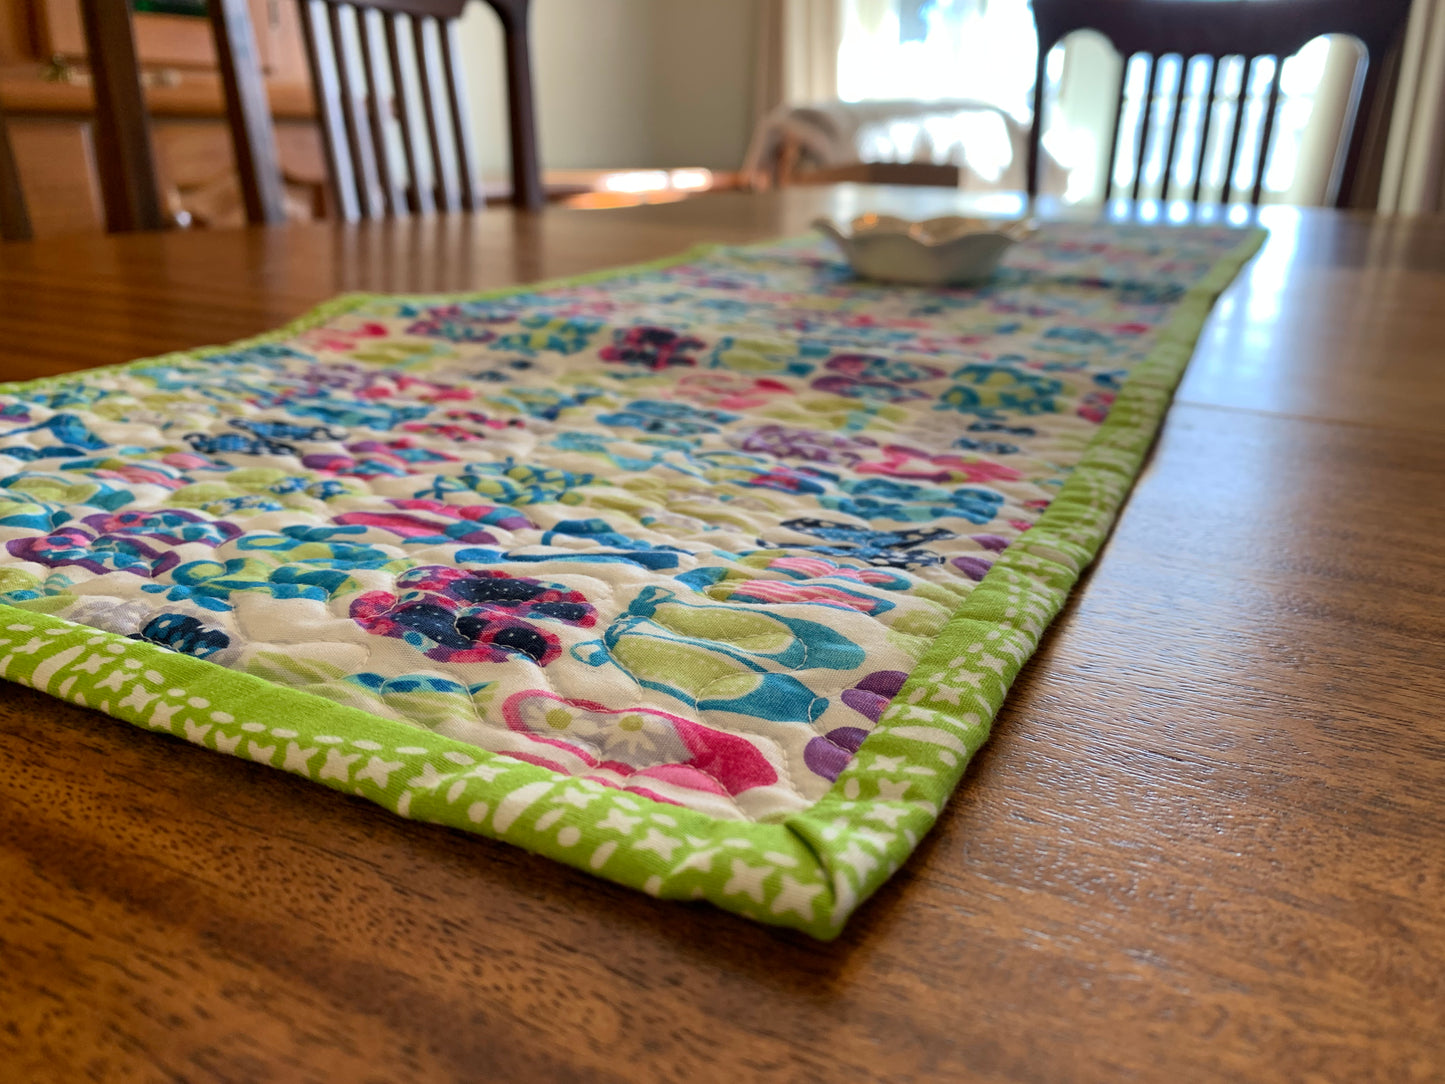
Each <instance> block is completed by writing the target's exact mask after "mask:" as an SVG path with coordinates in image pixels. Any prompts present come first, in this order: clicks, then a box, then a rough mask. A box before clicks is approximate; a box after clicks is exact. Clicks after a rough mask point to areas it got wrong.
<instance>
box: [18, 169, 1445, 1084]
mask: <svg viewBox="0 0 1445 1084" xmlns="http://www.w3.org/2000/svg"><path fill="white" fill-rule="evenodd" d="M948 198H951V197H945V196H940V195H924V194H920V193H918V192H914V193H904V192H898V191H888V190H866V189H851V188H841V189H832V190H824V191H818V190H814V191H809V190H805V189H789V190H785V191H783V192H781V193H777V194H774V195H770V196H768V197H766V198H762V197H742V196H716V197H705V198H701V199H697V200H690V201H686V202H683V203H678V204H670V205H662V206H654V207H648V208H639V209H635V210H628V211H612V212H548V213H547V214H545V215H544V216H541V217H524V216H515V217H514V216H513V215H511V214H510V213H508V212H505V211H497V212H488V213H487V214H485V215H482V216H477V217H473V218H452V219H446V220H440V219H434V220H418V221H415V222H405V223H399V224H394V225H387V224H381V225H370V226H363V227H356V228H349V229H337V228H333V227H327V226H315V227H299V228H289V229H282V230H275V231H270V232H266V231H250V232H235V233H220V232H218V233H212V234H204V235H202V234H195V235H187V234H159V235H143V236H131V237H125V238H90V239H76V240H74V241H67V242H64V243H59V244H47V245H45V246H14V245H12V246H4V247H0V376H3V377H6V378H19V377H28V376H37V375H41V374H44V373H52V372H59V371H62V370H64V369H68V368H74V367H78V366H90V365H97V364H103V363H107V362H116V361H121V360H124V359H126V358H130V357H134V356H139V355H145V354H154V353H158V352H160V351H164V350H168V349H175V348H180V347H189V346H195V345H198V344H201V343H206V342H215V341H220V340H226V339H230V338H234V337H237V336H241V335H247V334H252V333H255V332H258V331H261V330H263V329H265V328H268V327H271V326H274V325H275V324H277V323H279V322H280V321H282V320H285V319H288V318H291V317H294V316H296V315H298V314H299V313H300V312H301V311H302V310H304V309H305V308H306V307H307V306H309V305H311V304H313V303H315V302H317V301H320V300H322V299H323V298H325V297H327V296H330V295H332V294H335V293H337V292H340V291H345V290H356V289H373V290H377V289H379V290H438V289H464V288H481V287H486V286H494V285H501V284H505V283H509V282H515V281H521V280H531V279H535V278H539V277H545V276H554V275H559V274H567V273H573V272H578V271H582V270H587V269H590V268H595V267H602V266H607V265H610V264H617V263H621V262H627V261H634V260H640V259H646V258H651V257H655V256H661V255H665V254H667V253H669V252H674V251H676V250H678V249H679V248H682V247H685V246H686V245H687V244H690V243H692V242H694V241H700V240H742V239H747V238H752V237H761V236H767V235H771V234H775V233H779V232H788V231H796V230H800V229H802V228H804V226H805V225H806V223H807V221H808V220H809V218H811V217H812V216H813V215H814V214H815V213H817V212H818V211H820V210H832V211H834V212H835V213H839V214H845V215H846V214H851V213H853V212H854V211H856V210H858V209H861V208H863V207H867V206H877V207H879V208H880V209H893V210H902V211H905V212H911V213H916V214H927V213H931V212H934V211H937V210H939V209H940V208H941V207H942V206H943V203H942V202H940V201H946V199H948ZM1267 224H1268V225H1270V227H1271V229H1272V230H1273V231H1274V232H1273V236H1272V239H1271V240H1270V242H1269V244H1268V245H1267V247H1266V249H1265V250H1264V252H1263V253H1262V254H1261V256H1260V258H1259V259H1258V261H1257V262H1256V263H1255V264H1254V265H1252V266H1251V268H1250V269H1249V270H1248V271H1247V272H1246V274H1245V275H1244V276H1243V278H1242V279H1241V280H1240V281H1239V282H1238V283H1237V284H1236V285H1235V286H1234V287H1233V288H1232V290H1231V291H1230V293H1229V294H1228V295H1227V297H1226V299H1225V301H1224V302H1223V304H1222V306H1221V308H1220V309H1219V310H1218V311H1217V313H1216V315H1215V317H1214V318H1213V320H1212V322H1211V324H1210V327H1209V329H1208V330H1207V332H1206V334H1205V336H1204V338H1203V340H1202V341H1201V345H1200V348H1199V352H1198V354H1197V355H1196V358H1195V361H1194V363H1193V365H1192V367H1191V369H1190V372H1189V374H1188V376H1187V377H1186V380H1185V383H1184V385H1183V387H1182V389H1181V393H1180V396H1179V400H1178V402H1177V403H1176V406H1175V407H1174V409H1173V411H1172V412H1171V415H1170V418H1169V421H1168V424H1167V426H1166V429H1165V432H1164V434H1163V436H1162V437H1161V440H1160V443H1159V445H1158V447H1157V448H1156V450H1155V453H1154V455H1153V458H1152V460H1151V462H1150V464H1149V466H1148V467H1147V469H1146V471H1145V474H1144V476H1143V477H1142V478H1141V480H1140V482H1139V484H1138V486H1137V488H1136V490H1135V492H1134V494H1133V496H1132V497H1131V499H1130V501H1129V504H1128V506H1127V508H1126V510H1125V513H1124V515H1123V517H1122V519H1121V521H1120V524H1119V526H1118V528H1117V530H1116V532H1115V534H1114V536H1113V538H1112V539H1111V540H1110V542H1109V543H1108V545H1107V547H1106V549H1105V552H1104V554H1103V556H1102V557H1101V559H1100V561H1099V562H1098V563H1097V565H1096V566H1095V568H1094V569H1093V571H1092V572H1091V573H1090V574H1089V575H1088V577H1087V579H1086V580H1085V582H1084V583H1083V584H1081V586H1080V588H1079V590H1078V591H1077V592H1076V594H1075V596H1074V598H1073V599H1072V601H1071V603H1070V604H1069V606H1068V608H1067V609H1066V611H1065V613H1064V614H1063V616H1062V617H1061V618H1060V620H1059V621H1058V622H1057V623H1056V625H1055V627H1054V628H1053V629H1052V631H1051V632H1050V633H1049V634H1048V636H1047V638H1046V640H1045V642H1044V645H1043V647H1042V649H1041V650H1040V652H1039V653H1038V655H1037V656H1036V657H1035V658H1034V659H1033V661H1032V662H1031V663H1030V664H1029V665H1028V667H1027V668H1026V670H1025V672H1024V673H1023V674H1022V675H1021V677H1020V678H1019V681H1018V683H1017V684H1016V686H1015V688H1014V690H1013V692H1012V693H1011V695H1010V698H1009V700H1008V702H1007V704H1006V705H1005V707H1004V709H1003V711H1002V713H1001V714H1000V716H999V719H998V721H997V724H996V729H995V733H994V737H993V738H992V740H991V741H990V743H989V744H988V745H987V746H986V747H985V749H984V751H983V752H982V753H981V754H980V756H979V757H978V758H977V760H976V762H975V763H974V765H973V766H972V767H971V768H970V770H969V773H968V776H967V778H966V779H965V781H964V784H963V786H962V787H961V788H960V790H959V792H958V794H957V795H956V796H955V797H954V799H953V801H952V803H951V804H950V806H949V808H948V809H947V810H946V811H945V813H944V815H943V817H942V819H941V820H940V822H939V824H938V826H937V828H936V829H935V830H934V831H933V833H932V834H931V835H930V836H929V837H928V838H927V839H926V840H925V841H924V843H923V844H922V846H921V847H920V848H919V850H918V852H917V853H916V854H915V855H914V856H913V858H912V859H911V860H910V861H909V862H908V864H907V865H906V866H905V867H904V868H903V870H902V871H900V873H899V874H898V875H897V876H896V877H895V878H894V880H893V881H892V882H891V883H890V884H888V885H887V886H885V887H884V888H883V889H882V890H881V891H880V892H879V894H878V895H877V896H876V897H875V898H874V900H873V901H872V902H871V903H869V904H868V905H867V906H865V907H864V908H863V909H862V910H861V911H860V912H859V914H858V915H857V916H856V917H855V918H854V920H853V922H852V924H851V925H850V926H849V927H848V929H847V930H846V931H845V933H844V934H843V936H842V937H841V938H840V939H839V940H838V941H836V942H834V943H832V944H828V945H823V944H818V943H814V942H812V941H810V940H808V939H807V938H806V937H803V936H801V935H793V934H790V933H786V932H779V931H776V930H771V929H766V928H764V927H761V926H755V925H752V924H750V923H748V922H745V921H743V920H741V919H735V918H733V917H730V916H728V915H725V914H723V913H721V912H717V911H713V910H711V909H708V908H706V907H704V906H700V905H697V906H687V905H679V904H675V903H659V902H656V901H654V900H651V899H649V898H647V897H645V896H642V895H640V894H638V893H634V892H630V891H627V890H624V889H621V888H616V887H613V886H611V885H608V884H606V883H605V882H602V881H599V880H595V879H593V878H590V877H586V876H583V875H582V874H579V873H574V872H572V871H570V870H567V869H564V868H563V867H561V866H558V865H555V864H552V863H550V862H547V861H544V860H541V859H537V858H533V857H531V856H529V855H527V854H525V853H523V852H521V851H519V850H516V849H513V848H511V847H507V846H504V845H500V844H494V843H491V842H489V841H487V840H483V839H480V838H475V837H470V836H466V835H464V834H462V833H457V832H452V831H448V830H444V829H440V828H435V827H431V826H426V825H420V824H413V823H410V822H407V821H404V820H401V819H399V818H396V817H394V816H392V815H390V814H388V813H386V812H384V811H382V810H381V809H379V808H376V807H373V806H370V805H367V804H365V803H363V802H361V801H359V800H356V799H350V798H346V797H343V796H341V795H339V794H336V793H334V792H332V791H328V790H325V789H323V788H320V787H316V786H313V785H310V784H308V783H305V782H303V781H301V780H298V779H296V778H293V777H290V776H286V775H283V774H281V773H278V772H274V771H269V770H267V769H264V768H262V767H259V766H257V765H255V764H251V763H247V762H244V761H241V760H237V759H232V758H226V757H221V756H218V755H216V754H214V753H210V752H207V751H204V750H201V749H197V748H194V747H192V746H188V745H185V744H183V743H181V742H179V741H176V740H170V739H166V738H161V737H159V736H156V735H152V734H148V733H145V732H142V731H140V730H137V729H135V728H132V727H129V726H127V725H125V724H122V723H119V722H116V721H114V720H111V719H109V718H106V717H104V716H101V715H97V714H95V713H93V712H88V711H82V710H80V709H77V708H72V707H69V706H66V705H63V704H61V703H59V702H58V701H54V700H51V699H49V698H46V697H43V696H40V695H37V694H33V693H31V692H29V691H28V690H24V689H20V688H18V687H16V686H0V1067H3V1072H0V1078H3V1079H4V1080H6V1081H11V1080H13V1081H50V1080H55V1081H77V1080H98V1081H152V1080H156V1081H211V1080H219V1081H237V1082H243V1081H244V1082H250V1081H337V1080H358V1081H361V1080H365V1081H408V1080H443V1081H445V1080H458V1081H480V1080H520V1081H542V1080H549V1081H550V1080H557V1081H568V1080H577V1081H634V1080H639V1081H673V1080H676V1081H695V1080H707V1081H710V1080H725V1081H748V1080H755V1079H767V1080H789V1081H791V1080H799V1081H813V1080H817V1081H872V1080H880V1081H882V1080H887V1081H932V1080H955V1079H957V1080H980V1081H1048V1082H1054V1081H1093V1080H1109V1081H1113V1080H1120V1079H1140V1080H1164V1081H1170V1082H1171V1084H1172V1082H1175V1081H1209V1080H1228V1081H1237V1080H1290V1081H1294V1080H1301V1081H1326V1080H1339V1081H1371V1080H1380V1081H1427V1080H1441V1079H1445V1051H1442V1036H1445V903H1442V900H1445V724H1442V714H1445V709H1442V704H1445V547H1442V544H1441V541H1440V540H1441V539H1442V537H1445V502H1442V500H1441V498H1442V496H1445V483H1442V481H1441V479H1442V477H1445V373H1442V366H1445V356H1442V355H1445V346H1442V344H1445V220H1429V221H1423V220H1415V221H1389V220H1376V219H1372V218H1369V217H1363V216H1349V215H1345V214H1340V213H1335V212H1315V213H1295V212H1275V213H1273V215H1272V216H1271V217H1269V218H1267Z"/></svg>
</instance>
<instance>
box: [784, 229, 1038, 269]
mask: <svg viewBox="0 0 1445 1084" xmlns="http://www.w3.org/2000/svg"><path fill="white" fill-rule="evenodd" d="M813 225H814V226H815V227H816V228H817V229H819V230H822V231H823V233H825V234H827V235H828V236H829V237H831V238H832V239H833V240H834V241H835V242H837V244H838V247H839V248H840V249H842V250H843V255H844V256H846V257H847V259H848V263H849V264H850V265H851V266H852V268H853V270H854V272H856V273H857V274H858V275H860V276H862V277H863V278H869V279H878V280H879V281H882V282H903V283H908V284H910V285H914V286H976V285H978V284H979V283H981V282H985V281H987V280H988V279H989V278H990V277H992V275H993V273H994V271H995V270H996V269H997V268H998V262H999V260H1000V259H1002V258H1003V254H1004V253H1005V252H1007V251H1008V249H1009V247H1010V246H1011V245H1013V244H1014V243H1015V242H1017V241H1021V240H1023V239H1024V238H1025V237H1027V236H1029V235H1030V234H1031V233H1033V232H1034V227H1033V226H1032V225H1031V224H1030V223H1028V222H1023V221H1015V222H1000V221H997V220H990V219H984V218H962V217H960V216H958V215H945V216H943V217H941V218H929V219H925V220H923V221H922V222H910V221H909V220H908V219H906V218H896V217H894V216H893V215H875V214H867V215H861V216H859V217H858V218H855V219H854V220H853V221H852V222H851V223H849V224H848V228H847V229H846V230H844V229H843V228H841V227H839V226H838V225H837V224H836V223H835V222H833V221H832V219H828V218H820V219H817V220H816V221H814V223H813Z"/></svg>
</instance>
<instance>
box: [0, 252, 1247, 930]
mask: <svg viewBox="0 0 1445 1084" xmlns="http://www.w3.org/2000/svg"><path fill="white" fill-rule="evenodd" d="M1260 239H1261V235H1259V234H1258V233H1255V232H1241V231H1237V230H1232V229H1227V228H1223V227H1219V228H1215V227H1198V226H1196V227H1187V228H1153V227H1142V226H1092V227H1083V226H1050V227H1046V228H1045V229H1044V230H1043V231H1042V232H1041V233H1040V234H1039V235H1038V236H1037V237H1036V238H1035V239H1034V240H1031V241H1029V242H1027V243H1024V244H1021V245H1019V246H1018V247H1017V248H1015V249H1014V250H1013V251H1012V252H1011V253H1010V255H1009V257H1008V259H1007V260H1006V261H1005V266H1004V267H1003V269H1002V270H1001V271H1000V272H999V274H998V276H997V277H996V279H995V280H994V281H992V282H991V283H990V284H989V285H987V286H986V287H983V288H979V289H955V290H929V289H918V288H900V287H888V286H881V285H877V284H870V283H864V282H859V281H857V280H855V279H853V278H852V277H851V276H850V274H849V272H848V269H847V267H846V266H845V265H843V264H841V263H840V262H839V261H838V260H837V258H836V257H835V256H834V254H833V253H832V252H831V251H829V250H826V249H824V248H823V247H822V243H821V242H820V241H816V240H808V239H802V240H792V241H784V242H777V243H770V244H767V245H763V246H756V247H749V248H741V249H726V248H713V249H708V250H700V251H698V252H695V253H692V254H690V255H689V256H686V257H683V258H682V259H679V260H674V261H669V262H666V263H660V264H654V265H650V266H647V267H641V268H631V269H626V270H622V271H614V272H609V273H607V274H604V275H595V276H587V277H585V278H580V279H574V280H571V281H568V282H563V283H556V284H552V285H550V286H547V287H531V288H522V289H514V290H509V291H504V292H497V293H491V294H487V295H477V296H467V297H374V296H362V297H347V298H343V299H341V300H339V301H337V302H334V303H332V304H330V305H327V306H326V307H325V308H323V309H322V310H320V311H318V312H316V313H314V314H312V315H310V316H308V317H306V318H304V319H302V320H300V321H299V322H297V323H296V324H294V325H292V326H291V327H289V328H286V329H285V330H283V331H280V332H277V333H275V334H271V335H267V336H265V337H263V338H260V339H256V340H253V341H250V342H246V343H240V344H236V345H234V346H229V347H224V348H220V349H208V350H201V351H196V352H194V353H189V354H176V355H172V356H168V357H163V358H158V359H154V360H149V361H140V362H134V363H132V364H129V365H125V366H119V367H115V368H111V369H104V370H92V371H89V372H82V373H77V374H73V375H68V376H63V377H57V378H53V379H46V380H41V381H36V382H33V383H29V384H18V385H17V384H11V385H3V386H0V677H3V678H5V679H8V680H10V681H16V682H21V683H23V684H26V685H29V686H32V687H33V688H35V689H39V690H42V691H44V692H47V693H50V694H52V695H54V696H57V697H62V698H64V699H66V700H68V701H71V702H73V703H75V704H79V705H83V706H86V707H90V708H95V709H98V710H100V711H102V712H106V713H108V714H110V715H113V716H115V717H117V718H120V719H123V720H126V721H128V722H130V723H134V724H136V725H137V726H140V727H144V728H146V729H149V730H152V731H156V732H159V733H162V734H167V735H174V736H175V737H178V738H184V739H187V740H189V741H191V742H195V743H197V744H200V745H203V746H205V747H207V748H209V749H215V750H218V751H220V752H223V753H229V754H232V755H234V756H239V757H245V758H249V759H250V760H254V761H257V762H260V763H262V764H268V765H271V766H273V767H276V768H279V769H282V770H284V771H289V772H295V773H298V774H301V775H305V776H307V777H309V778H311V779H314V780H316V781H317V782H319V783H323V784H325V785H327V786H330V787H334V788H336V789H338V790H341V791H344V792H346V793H348V794H356V795H360V796H362V797H365V798H368V799H370V800H372V801H375V802H378V803H380V804H382V805H383V806H385V807H387V808H388V809H392V810H394V811H396V812H397V813H399V814H401V815H403V816H407V817H414V818H419V819H422V820H428V821H434V822H437V823H440V824H444V825H450V826H452V827H455V828H461V829H466V830H469V831H474V832H479V833H481V834H483V835H487V836H492V837H495V838H498V839H504V840H507V841H509V842H512V843H515V844H518V845H520V846H523V847H526V848H528V849H529V850H533V851H537V852H540V853H542V854H545V855H548V856H550V857H552V858H554V859H557V860H559V861H562V862H566V863H569V864H571V865H573V866H576V867H578V868H579V869H582V870H587V871H590V872H592V873H595V874H597V875H599V876H602V877H606V878H610V879H612V880H614V881H618V882H621V883H623V884H626V885H631V886H634V887H636V888H639V889H642V890H644V891H646V892H649V893H651V894H653V895H655V896H662V897H669V898H680V899H693V898H703V899H707V900H710V901H712V902H713V903H715V904H717V905H719V906H721V907H725V908H727V909H729V910H732V911H736V912H738V913H741V914H743V915H746V916H749V917H751V918H754V919H758V920H760V921H764V922H771V923H778V924H782V925H787V926H794V927H798V928H800V929H803V930H806V931H807V932H809V933H811V934H813V935H814V936H817V937H822V938H828V937H832V936H835V935H836V934H837V933H838V931H839V930H840V929H841V927H842V925H843V923H844V921H845V920H846V918H847V917H848V915H849V914H850V913H851V912H852V911H854V910H855V909H856V908H857V906H858V905H859V903H860V902H861V901H862V900H864V899H865V898H867V896H868V895H869V894H870V893H871V892H873V891H874V890H875V889H876V888H877V887H878V886H879V885H880V884H881V883H882V882H883V881H884V880H885V879H886V878H887V877H888V876H889V874H890V873H892V872H893V871H894V870H896V869H897V868H898V866H899V864H900V863H902V862H903V861H904V859H905V858H906V857H907V855H908V854H909V852H910V851H911V850H912V848H913V847H914V846H915V845H916V844H917V843H918V841H919V839H920V837H921V836H922V835H923V834H924V833H925V832H927V831H928V829H929V827H930V826H931V825H932V823H933V822H934V820H935V818H937V817H938V816H939V813H940V811H941V810H942V809H943V807H944V804H945V803H946V801H947V799H948V796H949V794H950V792H951V791H952V789H953V788H954V786H955V784H956V783H957V782H958V780H959V778H960V776H961V775H962V774H963V771H964V768H965V766H966V765H967V763H968V760H969V757H970V756H971V755H972V754H973V753H974V752H975V751H976V750H977V749H978V748H979V746H980V745H981V744H982V742H983V741H984V738H985V737H986V735H987V733H988V730H989V725H990V722H991V720H992V718H993V715H994V713H995V711H996V710H997V709H998V707H999V704H1000V702H1001V701H1002V699H1003V696H1004V693H1005V690H1006V689H1007V688H1008V685H1009V682H1010V681H1011V680H1012V678H1013V676H1014V675H1015V674H1016V673H1017V671H1018V669H1019V667H1020V665H1021V664H1022V663H1023V662H1024V660H1025V659H1026V658H1027V657H1028V656H1029V654H1030V653H1031V652H1032V651H1033V649H1034V647H1035V644H1036V643H1037V641H1038V638H1039V636H1040V634H1041V633H1042V632H1043V630H1044V628H1045V627H1046V626H1047V625H1048V623H1049V621H1050V619H1051V618H1052V616H1053V615H1054V613H1055V612H1056V611H1057V610H1058V608H1059V607H1060V605H1061V604H1062V601H1063V599H1064V597H1065V595H1066V594H1067V593H1068V591H1069V589H1070V587H1071V585H1072V584H1073V583H1074V581H1075V579H1076V578H1077V576H1078V575H1079V572H1080V570H1081V569H1082V568H1083V567H1084V566H1085V565H1086V564H1087V563H1088V562H1089V560H1090V559H1091V558H1092V557H1093V555H1094V553H1095V552H1096V550H1097V549H1098V547H1099V546H1100V544H1101V542H1102V540H1103V538H1104V536H1105V534H1106V532H1107V531H1108V529H1109V527H1110V525H1111V523H1112V522H1113V519H1114V516H1115V514H1116V512H1117V511H1118V508H1119V506H1120V504H1121V503H1122V502H1123V500H1124V498H1125V496H1126V494H1127V492H1128V490H1129V487H1130V485H1131V483H1132V481H1133V478H1134V476H1135V474H1136V472H1137V471H1138V468H1139V466H1140V463H1141V460H1142V457H1143V456H1144V454H1145V452H1146V450H1147V449H1148V446H1149V444H1150V441H1151V440H1152V438H1153V435H1154V432H1155V430H1156V429H1157V427H1158V425H1159V422H1160V419H1161V418H1162V416H1163V414H1164V411H1165V410H1166V408H1167V405H1168V402H1169V398H1170V394H1171V391H1172V389H1173V387H1174V385H1175V383H1176V381H1177V380H1178V378H1179V376H1180V374H1181V372H1182V371H1183V368H1184V366H1185V364H1186V363H1187V361H1188V358H1189V355H1190V352H1191V350H1192V348H1193V345H1194V341H1195V339H1196V338H1197V336H1198V334H1199V331H1200V328H1201V326H1202V324H1203V321H1204V318H1205V316H1206V314H1207V312H1208V309H1209V307H1210V305H1211V303H1212V301H1213V299H1214V298H1215V297H1216V296H1217V295H1218V294H1219V292H1220V291H1221V290H1222V289H1223V288H1224V287H1225V286H1226V285H1227V284H1228V283H1229V282H1230V280H1231V279H1232V278H1233V276H1234V275H1235V274H1236V273H1237V271H1238V270H1239V268H1240V267H1241V266H1242V264H1243V263H1244V261H1246V260H1247V259H1248V258H1249V256H1250V254H1251V253H1252V252H1253V251H1254V249H1255V248H1256V247H1257V246H1258V244H1259V241H1260ZM145 740H151V739H145ZM479 860H484V856H479Z"/></svg>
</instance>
